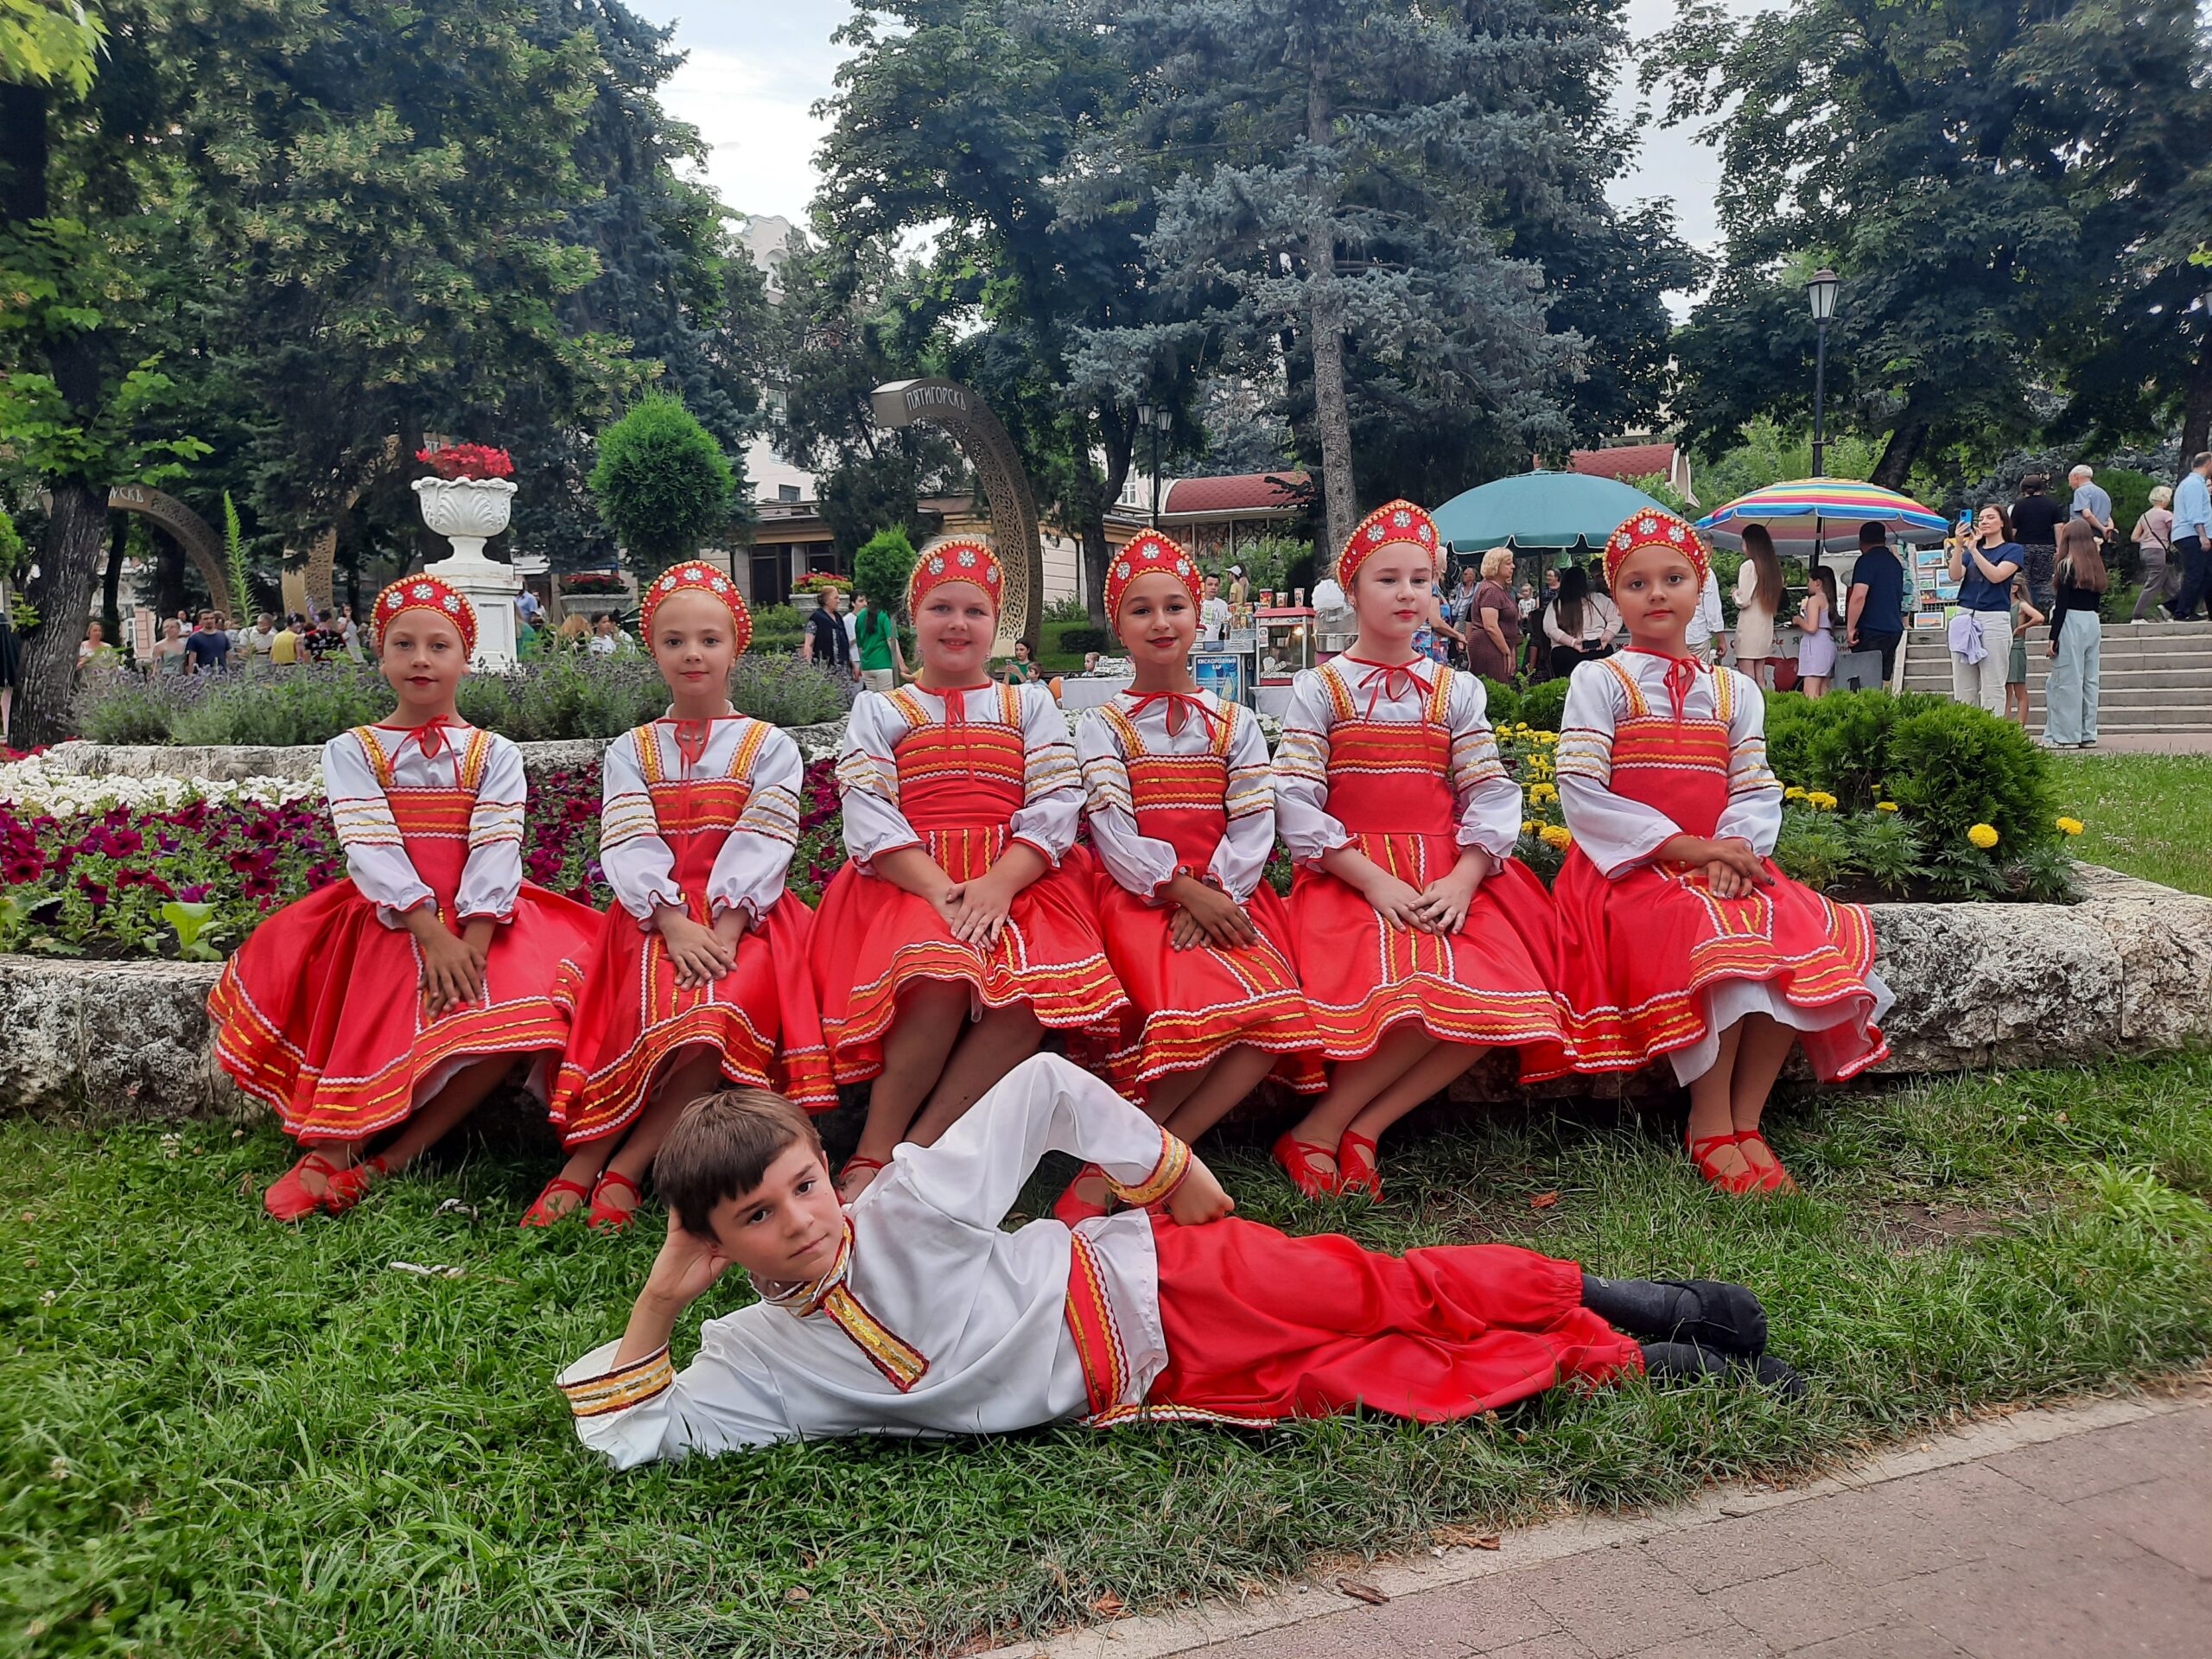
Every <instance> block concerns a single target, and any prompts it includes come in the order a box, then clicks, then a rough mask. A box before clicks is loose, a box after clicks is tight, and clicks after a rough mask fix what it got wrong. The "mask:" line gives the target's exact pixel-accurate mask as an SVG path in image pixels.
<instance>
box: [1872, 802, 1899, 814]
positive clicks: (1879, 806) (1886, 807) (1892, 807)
mask: <svg viewBox="0 0 2212 1659" xmlns="http://www.w3.org/2000/svg"><path fill="white" fill-rule="evenodd" d="M1874 810H1876V811H1877V812H1894V811H1896V810H1897V803H1896V802H1895V801H1877V802H1875V803H1874Z"/></svg>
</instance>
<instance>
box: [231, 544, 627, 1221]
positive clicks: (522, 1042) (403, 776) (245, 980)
mask: <svg viewBox="0 0 2212 1659" xmlns="http://www.w3.org/2000/svg"><path fill="white" fill-rule="evenodd" d="M372 627H373V630H374V635H373V637H374V639H375V642H376V647H377V657H378V664H379V665H380V666H381V667H382V669H383V671H384V677H385V679H387V680H389V681H390V682H391V686H392V689H393V690H395V691H397V693H398V695H399V707H398V709H397V712H396V713H395V714H394V715H392V717H391V720H389V721H384V722H381V723H379V724H378V725H374V726H358V727H356V728H353V730H352V731H350V732H346V733H342V734H340V735H339V736H337V737H334V738H333V739H331V740H330V741H329V742H328V743H327V744H325V745H324V746H323V751H322V775H323V784H324V787H325V789H326V790H327V792H328V794H329V798H330V815H331V817H332V819H333V820H334V823H335V824H336V827H337V830H338V839H339V842H340V845H342V846H343V847H344V848H345V849H346V870H347V873H348V879H346V880H341V881H336V882H333V883H332V884H331V885H330V886H328V887H323V888H321V889H319V890H318V891H316V892H315V893H309V894H308V896H307V897H306V898H304V899H300V900H299V901H298V902H297V903H296V904H291V905H287V906H285V907H284V908H283V910H281V911H279V912H277V914H276V915H274V916H271V917H270V918H269V919H268V920H267V921H265V922H264V923H262V924H261V925H260V926H258V927H257V928H256V929H254V931H253V932H252V933H251V935H250V936H249V937H248V938H247V939H246V942H245V944H244V945H242V946H241V947H240V948H239V950H238V954H237V955H236V956H234V957H232V958H231V960H230V962H229V963H228V964H227V965H226V967H225V968H224V969H223V976H222V978H221V980H220V981H219V982H218V983H217V984H216V987H215V989H214V992H213V995H211V996H210V997H209V998H208V1000H207V1007H208V1012H209V1014H211V1015H212V1016H213V1020H214V1022H215V1028H216V1036H215V1052H216V1057H217V1058H219V1060H220V1061H221V1063H222V1065H223V1068H224V1069H225V1070H226V1071H228V1072H230V1074H231V1075H232V1077H236V1078H237V1079H238V1086H239V1087H240V1088H242V1089H244V1090H245V1091H246V1092H247V1093H248V1094H251V1095H253V1096H257V1097H258V1098H260V1099H262V1100H265V1101H267V1102H268V1103H269V1104H270V1106H272V1107H274V1108H275V1109H276V1111H277V1116H278V1117H279V1118H280V1119H281V1120H282V1121H283V1126H284V1129H285V1132H286V1133H287V1134H289V1135H291V1136H292V1137H293V1138H294V1139H295V1140H296V1141H299V1142H300V1144H301V1145H302V1146H303V1147H307V1148H308V1152H307V1154H306V1155H305V1156H304V1157H302V1159H301V1160H299V1162H298V1163H296V1164H295V1165H294V1166H292V1168H291V1170H290V1171H289V1173H287V1174H285V1175H284V1176H283V1179H280V1180H278V1181H277V1183H276V1185H273V1186H271V1187H270V1189H269V1192H268V1193H267V1195H266V1197H265V1198H264V1204H265V1205H266V1206H267V1208H268V1211H269V1213H270V1215H272V1216H275V1217H277V1219H279V1220H280V1221H296V1220H297V1219H299V1218H300V1217H302V1216H305V1215H307V1214H308V1213H309V1212H310V1211H315V1210H317V1209H321V1210H325V1211H329V1212H330V1213H332V1214H336V1213H337V1212H339V1211H341V1210H345V1209H348V1208H350V1207H351V1206H352V1205H354V1204H355V1203H357V1202H359V1199H360V1198H361V1195H362V1194H363V1193H364V1192H365V1191H366V1190H367V1189H368V1187H369V1185H370V1184H371V1183H372V1181H373V1180H375V1179H377V1178H378V1177H379V1176H383V1175H387V1174H391V1173H397V1171H399V1170H401V1169H404V1168H405V1167H406V1166H407V1165H408V1164H410V1162H412V1161H413V1160H415V1158H416V1156H417V1155H419V1154H421V1153H423V1152H424V1151H425V1150H427V1149H428V1148H429V1147H431V1146H432V1145H434V1144H435V1142H436V1141H437V1140H438V1138H439V1137H440V1136H441V1135H444V1134H445V1132H446V1131H447V1130H448V1129H450V1128H453V1126H454V1124H456V1123H458V1122H460V1121H461V1119H462V1118H463V1117H465V1116H467V1115H468V1114H469V1112H471V1111H472V1110H474V1109H475V1107H476V1105H477V1104H478V1103H479V1102H480V1101H481V1100H483V1098H484V1097H485V1096H486V1095H488V1094H490V1093H491V1091H492V1090H493V1088H494V1087H496V1086H497V1085H498V1084H499V1081H500V1080H501V1079H502V1078H503V1077H505V1076H506V1074H507V1073H508V1072H509V1071H512V1069H513V1067H514V1064H515V1062H516V1060H517V1059H518V1058H522V1059H527V1060H528V1061H530V1063H531V1071H530V1079H529V1084H530V1087H531V1090H532V1091H533V1092H535V1093H537V1095H538V1096H540V1097H541V1098H543V1096H544V1094H545V1092H546V1090H545V1084H546V1079H547V1077H548V1076H549V1075H550V1071H551V1070H552V1066H553V1063H554V1062H555V1061H556V1059H558V1058H559V1057H560V1052H561V1049H562V1047H563V1045H564V1044H566V1043H567V1041H568V1038H569V1017H570V1014H571V1013H572V1011H573V1009H574V1007H575V994H576V991H577V988H578V986H579V982H580V981H581V977H582V969H581V964H582V962H583V961H584V959H585V957H587V956H588V953H589V950H590V947H591V941H592V938H593V937H594V935H595V934H596V933H597V932H598V930H599V918H598V916H597V915H596V914H595V913H594V912H592V911H590V910H588V909H587V908H586V907H585V906H582V905H579V904H576V903H575V902H573V901H572V900H569V899H563V898H562V897H560V896H559V895H558V894H556V893H547V892H545V891H544V890H543V889H542V888H539V887H532V886H531V885H530V884H529V883H527V882H525V881H524V880H523V879H522V825H523V805H524V798H525V796H526V793H527V785H526V784H525V782H524V777H523V769H522V754H521V752H520V751H519V750H518V749H517V748H516V747H515V746H514V745H513V744H512V743H510V742H509V741H507V740H506V739H505V738H504V737H499V736H496V735H494V734H493V733H490V732H483V731H478V730H476V729H474V728H472V727H469V726H467V725H465V724H463V723H462V721H461V719H460V718H459V716H458V715H456V713H455V712H454V690H455V688H456V687H457V686H458V685H459V684H460V683H461V676H462V675H464V674H466V673H467V671H468V659H469V657H470V656H471V654H472V653H473V652H474V651H475V649H476V613H475V612H474V609H472V608H471V607H470V605H469V602H468V601H467V597H466V596H465V595H463V594H460V593H457V592H455V591H454V589H453V588H450V587H448V586H447V585H446V583H444V582H441V581H440V580H439V579H438V578H436V577H435V576H429V575H414V576H406V577H403V578H402V579H401V580H399V581H397V582H393V583H392V584H391V586H390V587H388V588H385V590H384V591H383V592H382V593H381V594H378V595H377V602H376V605H375V607H374V608H373V610H372ZM392 1128H397V1129H398V1133H397V1135H394V1136H393V1137H392V1138H391V1140H389V1141H385V1143H384V1144H383V1145H382V1146H381V1147H379V1148H378V1150H377V1151H376V1152H375V1153H374V1154H370V1152H369V1150H368V1149H369V1146H370V1143H371V1142H372V1140H374V1139H375V1137H377V1136H378V1135H381V1134H383V1133H384V1132H385V1130H388V1129H392Z"/></svg>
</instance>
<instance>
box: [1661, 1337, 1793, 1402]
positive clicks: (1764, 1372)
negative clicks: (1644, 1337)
mask: <svg viewBox="0 0 2212 1659" xmlns="http://www.w3.org/2000/svg"><path fill="white" fill-rule="evenodd" d="M1643 1370H1644V1375H1645V1376H1649V1377H1650V1378H1651V1379H1652V1380H1653V1381H1654V1382H1658V1383H1694V1382H1696V1381H1698V1380H1699V1379H1700V1378H1702V1377H1707V1376H1728V1377H1732V1378H1735V1379H1738V1380H1740V1379H1742V1378H1744V1377H1746V1376H1748V1377H1749V1378H1751V1381H1752V1382H1754V1383H1758V1385H1759V1386H1760V1387H1761V1388H1763V1389H1774V1390H1775V1392H1776V1393H1777V1394H1779V1395H1782V1397H1783V1399H1785V1400H1802V1399H1803V1398H1804V1397H1805V1393H1806V1388H1807V1384H1806V1382H1805V1379H1804V1377H1803V1376H1801V1375H1800V1374H1799V1373H1798V1371H1797V1369H1796V1366H1794V1365H1792V1364H1790V1363H1789V1361H1787V1360H1783V1359H1777V1358H1776V1357H1774V1356H1773V1355H1772V1354H1761V1355H1760V1356H1758V1357H1757V1358H1756V1359H1754V1358H1752V1357H1750V1356H1749V1355H1745V1354H1724V1353H1720V1352H1718V1351H1715V1350H1713V1349H1711V1348H1700V1346H1698V1344H1695V1343H1694V1342H1647V1343H1644V1344H1643Z"/></svg>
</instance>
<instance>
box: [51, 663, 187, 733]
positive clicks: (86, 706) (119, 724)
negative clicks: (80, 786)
mask: <svg viewBox="0 0 2212 1659" xmlns="http://www.w3.org/2000/svg"><path fill="white" fill-rule="evenodd" d="M195 689H196V688H194V687H193V686H192V685H191V683H190V682H188V681H186V680H183V679H150V680H149V679H148V678H147V677H145V676H144V675H143V674H141V673H138V672H137V671H134V670H131V669H125V668H85V669H79V671H78V673H77V696H76V702H75V707H74V718H73V721H72V724H73V726H74V727H75V728H76V732H77V735H78V736H79V737H82V738H87V739H89V740H90V741H92V742H94V743H167V742H168V741H170V730H171V728H172V727H173V726H174V725H175V721H176V718H177V716H178V715H181V714H182V713H183V712H184V711H185V710H186V709H188V708H189V707H190V706H191V704H192V702H194V701H195V699H194V698H193V697H192V696H190V695H189V693H190V692H191V691H192V690H195Z"/></svg>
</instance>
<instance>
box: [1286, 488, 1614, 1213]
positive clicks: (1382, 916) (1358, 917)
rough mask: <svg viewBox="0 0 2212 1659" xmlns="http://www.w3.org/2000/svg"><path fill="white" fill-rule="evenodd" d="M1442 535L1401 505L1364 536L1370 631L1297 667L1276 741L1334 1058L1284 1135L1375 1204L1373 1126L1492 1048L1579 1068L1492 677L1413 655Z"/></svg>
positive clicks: (1305, 924)
mask: <svg viewBox="0 0 2212 1659" xmlns="http://www.w3.org/2000/svg"><path fill="white" fill-rule="evenodd" d="M1438 546H1439V542H1438V538H1437V533H1436V524H1435V522H1434V520H1433V519H1431V518H1429V516H1428V514H1427V513H1426V512H1423V511H1422V510H1421V508H1419V507H1417V506H1415V505H1413V504H1412V503H1411V502H1409V501H1393V502H1391V503H1389V505H1386V506H1383V507H1378V508H1377V509H1376V511H1375V512H1372V513H1370V514H1369V515H1368V517H1367V518H1366V519H1365V520H1364V521H1363V522H1362V524H1360V526H1359V528H1358V529H1357V531H1354V532H1353V534H1352V537H1351V541H1350V542H1349V543H1347V544H1346V545H1345V547H1344V554H1343V556H1342V557H1341V558H1340V559H1339V560H1338V563H1337V580H1338V582H1339V583H1341V584H1342V586H1343V588H1344V592H1345V593H1346V594H1347V595H1348V596H1349V597H1350V599H1351V605H1352V610H1353V613H1354V614H1355V616H1356V618H1357V623H1358V629H1359V631H1358V634H1357V637H1356V638H1355V639H1353V641H1352V644H1351V649H1350V650H1349V651H1347V652H1344V654H1343V655H1342V656H1339V657H1336V658H1332V659H1331V660H1330V661H1329V662H1327V663H1325V664H1322V666H1320V667H1319V668H1318V669H1309V670H1307V671H1306V672H1304V673H1302V674H1300V676H1299V677H1298V679H1297V681H1296V683H1295V684H1294V686H1293V687H1292V690H1291V701H1290V712H1289V713H1288V715H1286V716H1285V718H1284V721H1283V729H1282V741H1281V744H1280V745H1279V746H1278V747H1277V750H1276V753H1275V799H1276V810H1277V812H1278V814H1279V816H1280V817H1281V823H1282V834H1283V840H1284V841H1285V842H1287V844H1288V846H1289V849H1290V855H1291V857H1292V858H1293V859H1294V860H1296V861H1297V863H1298V874H1297V876H1296V878H1295V883H1294V886H1293V887H1292V889H1291V897H1290V913H1291V918H1292V921H1293V923H1294V929H1295V933H1296V938H1295V947H1296V950H1297V959H1298V961H1299V963H1300V966H1301V969H1302V970H1303V974H1304V978H1305V984H1306V999H1307V1001H1309V1002H1310V1003H1311V1004H1312V1006H1313V1015H1314V1025H1315V1027H1316V1029H1317V1030H1318V1031H1319V1033H1320V1036H1321V1039H1322V1043H1323V1045H1324V1050H1325V1052H1326V1054H1327V1055H1328V1057H1329V1058H1330V1059H1331V1060H1332V1061H1333V1062H1335V1065H1334V1066H1333V1068H1332V1072H1331V1075H1330V1079H1329V1088H1328V1092H1327V1093H1326V1094H1325V1095H1324V1096H1322V1097H1321V1098H1320V1100H1319V1102H1317V1103H1315V1104H1314V1106H1313V1108H1312V1109H1311V1110H1309V1111H1308V1112H1307V1113H1306V1116H1305V1117H1304V1119H1302V1120H1301V1121H1300V1122H1299V1123H1298V1124H1296V1125H1295V1126H1294V1128H1291V1129H1289V1130H1288V1131H1287V1132H1286V1133H1285V1134H1284V1135H1283V1136H1282V1138H1281V1140H1279V1141H1276V1142H1275V1146H1274V1155H1275V1159H1276V1161H1277V1162H1279V1163H1281V1165H1282V1166H1283V1168H1284V1169H1285V1170H1286V1171H1287V1173H1289V1175H1290V1178H1291V1179H1292V1180H1294V1182H1296V1183H1297V1185H1298V1188H1299V1190H1300V1192H1306V1193H1308V1194H1310V1195H1319V1194H1321V1193H1325V1192H1364V1193H1366V1194H1367V1195H1368V1196H1369V1197H1370V1198H1380V1197H1381V1196H1382V1188H1381V1183H1380V1180H1379V1179H1378V1178H1377V1176H1376V1164H1375V1142H1376V1137H1377V1136H1378V1135H1381V1134H1382V1132H1383V1129H1384V1128H1387V1127H1388V1126H1389V1125H1390V1124H1391V1123H1394V1122H1396V1121H1397V1120H1398V1119H1399V1118H1400V1117H1402V1116H1404V1115H1405V1114H1406V1113H1408V1112H1409V1111H1411V1110H1412V1109H1414V1107H1415V1106H1418V1105H1419V1104H1421V1102H1423V1101H1425V1100H1427V1098H1428V1097H1429V1096H1431V1095H1433V1094H1435V1093H1436V1092H1437V1091H1438V1090H1440V1089H1442V1088H1443V1087H1444V1086H1445V1085H1446V1084H1448V1083H1450V1082H1451V1081H1452V1079H1453V1078H1454V1077H1458V1076H1459V1074H1460V1073H1461V1072H1463V1071H1465V1070H1466V1069H1467V1068H1468V1067H1469V1066H1471V1065H1473V1064H1474V1062H1475V1061H1476V1060H1477V1059H1478V1058H1479V1057H1480V1055H1481V1053H1482V1051H1483V1050H1484V1048H1485V1047H1489V1046H1514V1047H1518V1048H1519V1049H1520V1050H1521V1051H1522V1065H1521V1075H1522V1077H1523V1078H1525V1079H1529V1080H1535V1079H1536V1078H1540V1077H1556V1076H1558V1075H1560V1073H1562V1072H1564V1071H1567V1070H1568V1069H1569V1067H1570V1065H1572V1062H1573V1055H1572V1052H1571V1050H1570V1049H1569V1047H1568V1045H1567V1027H1566V1023H1565V1020H1564V1018H1563V1014H1562V1010H1561V1007H1560V1001H1559V997H1558V995H1557V992H1556V990H1555V989H1554V987H1556V985H1557V984H1558V982H1559V974H1558V966H1557V957H1556V950H1557V946H1556V942H1555V936H1556V933H1557V931H1558V924H1557V921H1556V918H1555V917H1554V913H1553V910H1552V906H1551V901H1550V899H1549V898H1548V895H1547V894H1546V893H1545V892H1544V888H1543V884H1542V883H1541V882H1540V881H1538V880H1536V878H1535V875H1534V874H1532V873H1531V872H1530V871H1529V869H1528V868H1527V867H1526V866H1524V865H1522V864H1520V863H1518V862H1516V861H1515V859H1514V857H1513V846H1514V842H1516V840H1517V839H1518V838H1519V836H1520V831H1521V787H1520V785H1518V784H1516V782H1514V780H1513V779H1512V778H1511V776H1510V774H1508V772H1506V770H1505V767H1504V766H1503V763H1502V762H1501V761H1500V760H1499V758H1498V753H1497V741H1496V739H1495V738H1494V737H1493V736H1492V735H1491V728H1490V722H1489V721H1488V720H1486V719H1485V718H1484V702H1485V699H1484V691H1483V685H1482V681H1481V680H1480V679H1479V678H1478V677H1476V676H1474V675H1471V674H1462V673H1456V672H1454V671H1452V669H1450V668H1447V667H1444V666H1441V665H1440V664H1432V663H1429V662H1427V661H1426V660H1424V659H1422V658H1420V657H1419V656H1418V655H1416V653H1415V652H1414V636H1415V635H1416V634H1417V633H1418V632H1419V631H1420V629H1421V626H1423V624H1424V622H1425V621H1426V620H1427V616H1428V613H1429V607H1430V606H1431V604H1432V602H1433V600H1432V594H1433V584H1434V582H1435V580H1436V559H1437V549H1438Z"/></svg>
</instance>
